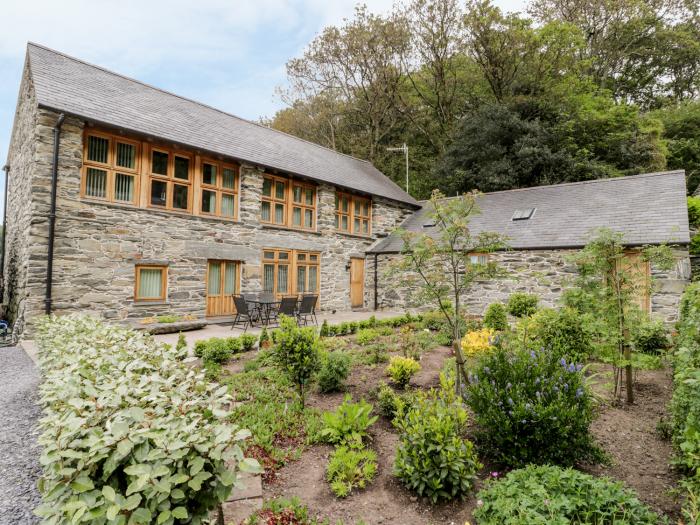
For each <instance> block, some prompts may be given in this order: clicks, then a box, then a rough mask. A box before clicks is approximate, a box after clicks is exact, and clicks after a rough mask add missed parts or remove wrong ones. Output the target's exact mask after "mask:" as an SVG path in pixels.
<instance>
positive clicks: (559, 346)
mask: <svg viewBox="0 0 700 525" xmlns="http://www.w3.org/2000/svg"><path fill="white" fill-rule="evenodd" d="M520 329H521V331H522V330H526V331H527V332H528V333H527V336H528V337H530V338H531V339H532V342H533V343H534V346H535V347H545V348H547V349H549V350H550V351H551V352H552V353H553V354H554V355H555V356H557V357H564V358H565V359H566V360H567V361H574V362H575V363H582V362H584V361H586V360H587V359H588V357H589V356H590V355H591V354H592V353H593V344H592V343H591V336H590V334H589V333H588V332H587V331H586V327H585V324H584V320H583V317H582V316H581V315H580V314H579V313H578V312H577V311H576V310H574V309H572V308H562V309H561V310H553V309H551V308H543V309H542V310H539V311H538V312H537V313H535V315H533V316H532V317H531V318H530V319H524V320H522V321H521V322H520Z"/></svg>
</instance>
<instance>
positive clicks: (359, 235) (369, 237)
mask: <svg viewBox="0 0 700 525" xmlns="http://www.w3.org/2000/svg"><path fill="white" fill-rule="evenodd" d="M335 233H337V234H338V235H343V236H345V237H352V238H353V239H365V240H367V241H373V240H374V237H372V235H371V234H370V235H361V234H358V233H350V232H344V231H340V230H335Z"/></svg>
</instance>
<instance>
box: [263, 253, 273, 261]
mask: <svg viewBox="0 0 700 525" xmlns="http://www.w3.org/2000/svg"><path fill="white" fill-rule="evenodd" d="M263 257H264V258H265V259H274V258H275V252H263Z"/></svg>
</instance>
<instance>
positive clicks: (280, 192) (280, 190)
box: [275, 182, 286, 199]
mask: <svg viewBox="0 0 700 525" xmlns="http://www.w3.org/2000/svg"><path fill="white" fill-rule="evenodd" d="M285 186H286V184H285V183H284V182H275V197H276V198H278V199H284V187H285Z"/></svg>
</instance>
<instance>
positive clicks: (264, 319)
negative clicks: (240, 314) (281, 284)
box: [245, 296, 280, 326]
mask: <svg viewBox="0 0 700 525" xmlns="http://www.w3.org/2000/svg"><path fill="white" fill-rule="evenodd" d="M245 301H246V302H247V303H250V304H252V305H254V306H256V307H257V308H258V312H260V323H261V324H263V325H264V326H268V325H269V324H270V312H271V311H272V308H274V307H275V306H277V305H279V304H280V301H278V300H277V299H275V298H265V299H263V298H261V297H259V296H258V297H257V298H255V299H248V298H246V300H245Z"/></svg>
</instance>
